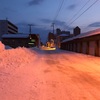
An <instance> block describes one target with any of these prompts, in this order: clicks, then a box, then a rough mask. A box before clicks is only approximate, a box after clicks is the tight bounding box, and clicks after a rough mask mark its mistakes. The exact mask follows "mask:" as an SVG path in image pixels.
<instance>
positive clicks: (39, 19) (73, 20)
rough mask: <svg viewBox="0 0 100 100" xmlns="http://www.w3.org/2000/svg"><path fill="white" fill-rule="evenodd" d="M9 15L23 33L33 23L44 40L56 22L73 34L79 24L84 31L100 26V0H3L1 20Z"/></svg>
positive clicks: (0, 6) (34, 31) (8, 17)
mask: <svg viewBox="0 0 100 100" xmlns="http://www.w3.org/2000/svg"><path fill="white" fill-rule="evenodd" d="M96 1H97V2H96ZM62 2H63V3H62ZM94 2H96V3H95V4H94V5H92V4H93V3H94ZM61 4H62V7H61ZM60 7H61V9H60ZM6 18H7V19H8V20H9V21H11V22H12V23H14V24H15V25H17V26H18V28H19V32H22V33H29V26H28V24H33V26H32V33H39V34H40V36H41V38H42V39H43V37H44V38H45V37H46V36H47V34H48V32H49V31H51V32H52V29H53V28H52V27H51V25H52V23H53V22H54V23H55V29H56V28H61V30H70V31H71V33H72V29H73V28H74V27H76V26H79V27H80V28H81V31H82V33H83V32H86V31H89V30H93V29H97V28H99V27H100V0H0V19H6Z"/></svg>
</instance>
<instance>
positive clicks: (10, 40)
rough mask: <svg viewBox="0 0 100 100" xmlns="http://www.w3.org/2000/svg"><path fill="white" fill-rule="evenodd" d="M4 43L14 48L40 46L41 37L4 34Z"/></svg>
mask: <svg viewBox="0 0 100 100" xmlns="http://www.w3.org/2000/svg"><path fill="white" fill-rule="evenodd" d="M2 43H3V44H5V45H8V46H11V47H13V48H16V47H19V46H20V47H34V46H39V36H38V35H37V34H20V33H17V34H4V35H3V36H2Z"/></svg>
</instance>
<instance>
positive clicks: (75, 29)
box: [73, 26, 81, 36]
mask: <svg viewBox="0 0 100 100" xmlns="http://www.w3.org/2000/svg"><path fill="white" fill-rule="evenodd" d="M80 33H81V29H80V28H79V27H78V26H77V27H75V28H74V30H73V34H74V36H77V35H79V34H80Z"/></svg>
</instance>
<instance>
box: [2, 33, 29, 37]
mask: <svg viewBox="0 0 100 100" xmlns="http://www.w3.org/2000/svg"><path fill="white" fill-rule="evenodd" d="M27 37H29V34H20V33H17V34H4V35H2V38H27Z"/></svg>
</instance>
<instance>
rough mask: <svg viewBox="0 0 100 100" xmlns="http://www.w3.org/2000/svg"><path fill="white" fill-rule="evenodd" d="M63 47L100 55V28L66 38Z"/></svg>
mask: <svg viewBox="0 0 100 100" xmlns="http://www.w3.org/2000/svg"><path fill="white" fill-rule="evenodd" d="M61 49H64V50H68V51H73V52H77V53H83V54H88V55H93V56H99V57H100V29H97V30H93V31H89V32H86V33H82V34H79V35H77V36H75V37H72V38H69V39H66V40H64V41H63V42H62V43H61Z"/></svg>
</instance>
